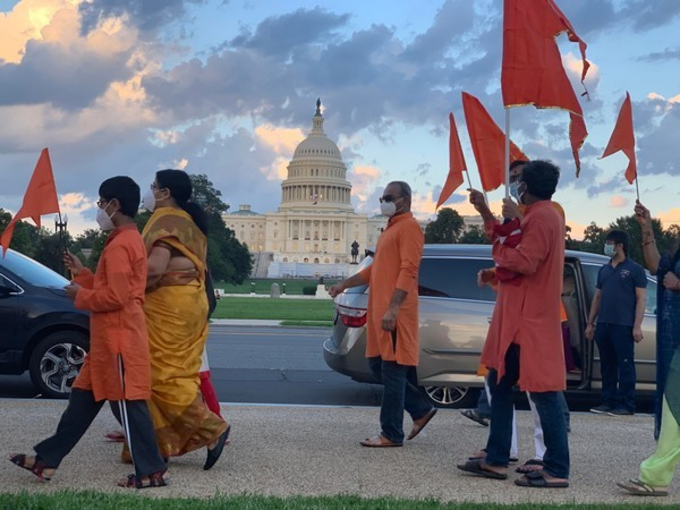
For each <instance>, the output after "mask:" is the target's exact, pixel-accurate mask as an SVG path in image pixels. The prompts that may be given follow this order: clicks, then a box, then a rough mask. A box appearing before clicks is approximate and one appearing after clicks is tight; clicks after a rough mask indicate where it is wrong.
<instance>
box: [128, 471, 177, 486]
mask: <svg viewBox="0 0 680 510" xmlns="http://www.w3.org/2000/svg"><path fill="white" fill-rule="evenodd" d="M167 474H168V471H167V470H165V471H155V472H153V473H151V474H150V475H148V476H145V477H142V478H138V477H137V475H128V476H127V478H124V479H122V480H120V481H119V482H118V486H119V487H125V488H126V489H133V488H134V489H149V488H152V487H165V486H166V485H170V477H168V476H166V475H167Z"/></svg>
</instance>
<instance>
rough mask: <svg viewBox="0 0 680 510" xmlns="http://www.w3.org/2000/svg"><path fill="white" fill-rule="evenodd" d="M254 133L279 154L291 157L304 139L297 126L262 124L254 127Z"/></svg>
mask: <svg viewBox="0 0 680 510" xmlns="http://www.w3.org/2000/svg"><path fill="white" fill-rule="evenodd" d="M255 135H256V136H257V137H258V138H259V139H260V141H261V142H262V143H264V144H266V145H268V146H269V147H271V149H272V150H273V151H274V152H275V153H276V154H279V155H281V156H286V157H288V158H289V159H290V158H292V157H293V152H294V151H295V148H296V147H297V146H298V145H299V144H300V142H302V140H304V139H305V134H304V133H303V132H302V129H299V128H292V129H288V128H279V127H276V126H274V125H272V124H262V125H259V126H257V127H256V128H255Z"/></svg>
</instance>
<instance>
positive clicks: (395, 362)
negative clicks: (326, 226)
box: [328, 181, 437, 448]
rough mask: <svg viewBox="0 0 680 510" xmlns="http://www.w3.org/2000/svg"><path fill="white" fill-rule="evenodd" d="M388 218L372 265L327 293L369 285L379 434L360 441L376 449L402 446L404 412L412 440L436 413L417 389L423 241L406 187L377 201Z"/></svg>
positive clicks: (390, 188)
mask: <svg viewBox="0 0 680 510" xmlns="http://www.w3.org/2000/svg"><path fill="white" fill-rule="evenodd" d="M380 211H381V212H382V214H383V215H385V216H387V217H388V218H389V221H388V223H387V227H386V228H385V229H384V231H383V232H382V234H381V235H380V238H379V239H378V244H377V245H376V249H375V257H374V259H373V264H372V265H370V266H368V267H367V268H365V269H364V270H362V271H361V272H359V273H357V274H355V275H353V276H351V277H350V278H348V279H346V280H344V281H342V282H340V283H338V284H336V285H333V286H332V287H331V288H330V289H329V291H328V292H329V294H330V295H331V297H336V296H337V295H338V294H341V293H342V292H343V291H344V290H345V289H348V288H351V287H357V286H359V285H366V284H368V285H369V286H370V293H369V295H368V322H367V326H366V328H367V343H366V357H367V358H368V362H369V364H370V367H371V370H372V371H373V373H374V374H375V375H376V377H377V378H378V379H379V380H381V381H382V383H383V397H382V403H381V406H380V426H381V431H380V433H379V434H377V435H375V436H373V437H369V438H367V439H364V440H363V441H361V445H362V446H366V447H373V448H381V447H394V446H402V445H403V444H404V430H403V419H404V410H406V412H408V413H409V414H410V415H411V418H412V419H413V428H412V429H411V432H410V433H409V435H408V437H407V439H413V438H414V437H416V436H417V435H418V434H419V433H420V431H421V430H422V429H423V428H424V427H425V425H427V423H428V422H429V421H430V420H431V419H432V417H433V416H434V415H435V413H436V411H437V410H436V409H435V408H434V407H433V406H432V404H430V403H429V402H428V401H427V400H426V399H425V397H424V396H423V394H422V393H421V392H420V391H419V390H418V378H417V374H416V365H417V364H418V354H419V347H418V268H419V267H420V259H421V257H422V254H423V243H424V237H423V232H422V230H421V229H420V225H418V222H417V221H416V219H415V218H414V217H413V214H412V213H411V188H410V186H409V185H408V184H407V183H405V182H401V181H395V182H391V183H389V184H388V185H387V187H386V188H385V191H384V192H383V196H382V197H381V198H380Z"/></svg>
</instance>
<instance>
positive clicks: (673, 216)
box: [652, 207, 680, 228]
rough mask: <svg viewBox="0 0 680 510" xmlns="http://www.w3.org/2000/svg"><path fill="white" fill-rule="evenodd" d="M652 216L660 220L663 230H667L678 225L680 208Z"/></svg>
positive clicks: (679, 222)
mask: <svg viewBox="0 0 680 510" xmlns="http://www.w3.org/2000/svg"><path fill="white" fill-rule="evenodd" d="M652 214H653V215H654V216H655V217H656V218H659V219H660V220H661V223H662V224H663V226H664V228H668V227H670V226H671V225H680V207H676V208H674V209H670V210H668V211H663V212H660V213H658V214H654V213H652Z"/></svg>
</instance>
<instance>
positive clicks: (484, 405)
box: [475, 388, 491, 418]
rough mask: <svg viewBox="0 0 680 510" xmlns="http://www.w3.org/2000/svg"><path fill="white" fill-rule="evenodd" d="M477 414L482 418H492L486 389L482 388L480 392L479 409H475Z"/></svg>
mask: <svg viewBox="0 0 680 510" xmlns="http://www.w3.org/2000/svg"><path fill="white" fill-rule="evenodd" d="M475 412H476V413H477V416H479V417H481V418H491V406H490V405H489V399H488V398H487V396H486V390H485V389H484V388H482V391H480V392H479V399H478V400H477V409H475Z"/></svg>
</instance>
